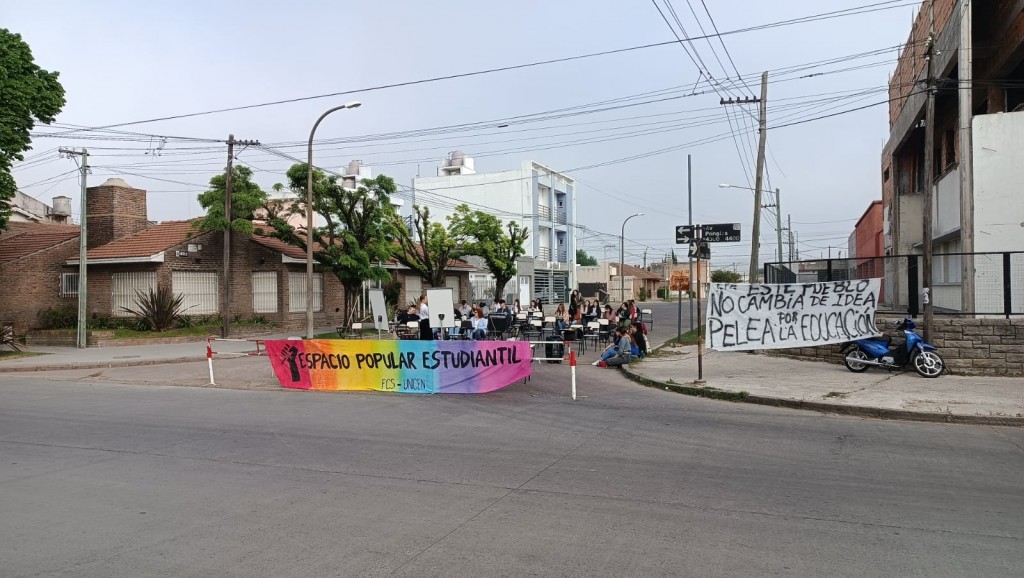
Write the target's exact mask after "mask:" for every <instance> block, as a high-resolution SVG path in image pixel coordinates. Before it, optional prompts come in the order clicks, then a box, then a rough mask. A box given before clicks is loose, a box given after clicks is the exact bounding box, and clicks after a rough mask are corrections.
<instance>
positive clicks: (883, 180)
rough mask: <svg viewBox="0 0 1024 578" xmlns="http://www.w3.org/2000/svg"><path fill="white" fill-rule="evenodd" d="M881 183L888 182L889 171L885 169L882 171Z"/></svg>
mask: <svg viewBox="0 0 1024 578" xmlns="http://www.w3.org/2000/svg"><path fill="white" fill-rule="evenodd" d="M882 182H883V183H888V182H889V169H885V170H884V171H882Z"/></svg>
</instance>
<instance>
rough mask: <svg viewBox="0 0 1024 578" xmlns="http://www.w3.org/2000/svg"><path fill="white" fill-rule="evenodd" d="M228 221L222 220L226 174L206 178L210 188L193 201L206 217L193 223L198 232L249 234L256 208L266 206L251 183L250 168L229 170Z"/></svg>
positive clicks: (265, 194)
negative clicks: (229, 203)
mask: <svg viewBox="0 0 1024 578" xmlns="http://www.w3.org/2000/svg"><path fill="white" fill-rule="evenodd" d="M231 175H232V176H231V221H230V222H229V221H228V220H227V219H226V218H224V193H225V187H226V184H227V171H225V172H224V173H222V174H219V175H216V176H214V177H212V178H211V179H210V189H209V190H208V191H206V192H205V193H201V194H200V195H199V196H198V197H197V198H198V199H199V204H200V206H202V207H203V208H204V209H206V218H204V219H202V220H201V221H198V222H197V226H198V228H199V229H200V230H202V231H223V230H225V229H227V228H228V226H229V225H230V227H231V230H233V231H238V232H240V233H250V234H251V233H252V232H253V228H252V219H253V216H254V214H255V212H256V210H257V209H260V208H262V207H263V206H264V205H266V204H267V193H266V192H264V191H263V189H261V188H260V186H259V184H257V183H256V182H254V181H253V180H252V169H250V168H249V167H244V166H243V167H233V170H232V171H231Z"/></svg>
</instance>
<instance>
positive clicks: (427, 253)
mask: <svg viewBox="0 0 1024 578" xmlns="http://www.w3.org/2000/svg"><path fill="white" fill-rule="evenodd" d="M412 211H413V215H412V227H413V231H410V230H409V229H407V228H406V226H405V220H404V219H403V218H402V217H401V216H400V215H398V214H397V213H396V214H393V215H392V217H391V218H392V225H393V229H394V231H395V239H396V240H397V241H398V244H399V247H400V248H401V249H400V250H399V251H396V252H395V254H394V256H395V260H397V261H398V262H399V263H401V264H402V265H404V266H406V267H408V268H409V269H411V270H412V271H413V272H414V273H416V274H418V275H419V276H420V277H423V279H424V280H425V281H426V282H427V283H429V284H430V286H432V287H444V277H445V271H446V270H447V269H448V262H449V261H450V260H451V259H453V258H456V257H458V254H457V248H456V244H455V239H454V238H453V237H452V236H451V235H450V234H449V233H448V229H445V227H444V225H442V224H441V223H438V222H436V221H435V222H431V220H430V208H429V207H421V206H419V205H413V206H412Z"/></svg>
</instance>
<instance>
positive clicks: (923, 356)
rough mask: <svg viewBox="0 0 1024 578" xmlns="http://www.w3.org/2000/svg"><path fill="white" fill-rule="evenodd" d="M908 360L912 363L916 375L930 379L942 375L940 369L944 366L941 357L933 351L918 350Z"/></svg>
mask: <svg viewBox="0 0 1024 578" xmlns="http://www.w3.org/2000/svg"><path fill="white" fill-rule="evenodd" d="M910 362H911V363H912V364H914V371H916V372H917V373H918V375H920V376H921V377H927V378H930V379H933V378H936V377H938V376H940V375H942V370H943V369H944V368H945V367H946V364H945V363H944V362H943V361H942V358H941V357H939V354H938V353H935V352H934V351H919V352H918V353H917V354H916V355H914V358H913V359H912V360H910Z"/></svg>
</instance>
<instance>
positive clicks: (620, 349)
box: [592, 327, 633, 367]
mask: <svg viewBox="0 0 1024 578" xmlns="http://www.w3.org/2000/svg"><path fill="white" fill-rule="evenodd" d="M632 356H633V342H632V341H631V340H630V339H629V334H628V333H627V332H626V328H625V327H616V328H615V345H614V346H611V345H610V346H608V348H607V349H605V350H604V353H602V354H601V359H598V360H597V361H595V362H594V363H593V364H592V365H598V366H600V367H621V366H623V365H626V364H627V363H629V361H630V359H631V358H632Z"/></svg>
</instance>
